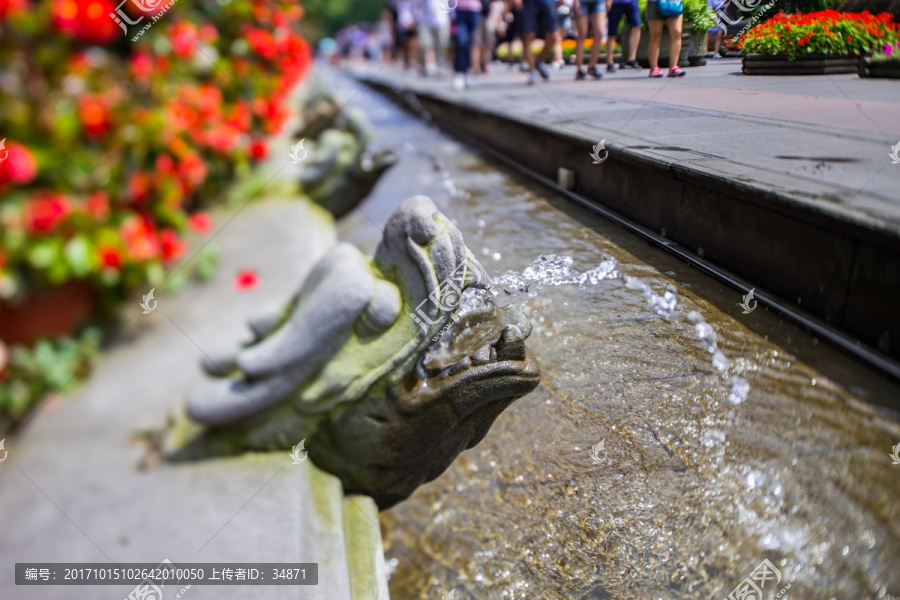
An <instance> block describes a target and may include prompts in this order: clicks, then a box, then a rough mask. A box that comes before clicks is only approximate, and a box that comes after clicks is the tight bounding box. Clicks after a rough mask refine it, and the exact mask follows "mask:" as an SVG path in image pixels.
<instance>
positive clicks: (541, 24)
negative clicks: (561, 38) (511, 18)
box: [522, 0, 559, 35]
mask: <svg viewBox="0 0 900 600" xmlns="http://www.w3.org/2000/svg"><path fill="white" fill-rule="evenodd" d="M557 29H559V20H558V19H557V16H556V2H554V1H553V0H525V1H524V2H523V3H522V31H523V32H524V33H537V32H538V31H541V32H543V33H544V34H545V35H546V34H548V33H552V32H554V31H556V30H557Z"/></svg>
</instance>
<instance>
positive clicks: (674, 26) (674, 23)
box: [656, 15, 684, 69]
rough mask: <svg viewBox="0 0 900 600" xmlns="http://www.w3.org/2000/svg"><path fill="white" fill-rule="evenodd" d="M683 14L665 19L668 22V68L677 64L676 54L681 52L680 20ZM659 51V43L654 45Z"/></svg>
mask: <svg viewBox="0 0 900 600" xmlns="http://www.w3.org/2000/svg"><path fill="white" fill-rule="evenodd" d="M683 18H684V15H678V16H677V17H671V18H669V19H667V21H668V24H669V68H670V69H671V68H673V67H677V66H678V55H679V54H681V22H682V19H683ZM656 48H657V52H659V43H658V42H657V45H656Z"/></svg>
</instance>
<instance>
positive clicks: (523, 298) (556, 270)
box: [490, 254, 619, 308]
mask: <svg viewBox="0 0 900 600" xmlns="http://www.w3.org/2000/svg"><path fill="white" fill-rule="evenodd" d="M573 262H574V260H573V258H572V257H571V256H559V255H557V254H542V255H541V256H539V257H538V258H537V260H535V261H534V262H533V263H531V265H529V266H528V267H526V268H525V270H524V271H522V272H521V273H517V272H516V271H506V272H505V273H503V274H502V275H499V276H497V277H495V278H494V281H493V285H492V287H491V290H490V294H491V295H492V296H493V298H494V301H495V304H496V305H497V306H499V307H503V306H507V305H509V304H518V305H519V308H524V307H525V305H526V304H527V303H528V301H529V300H531V299H532V298H534V297H535V296H537V295H538V294H539V293H540V292H541V290H542V289H544V288H545V287H546V286H548V285H578V287H579V289H584V288H585V287H586V286H587V285H597V284H598V283H600V282H601V281H605V280H607V279H617V278H618V277H619V271H618V269H617V268H616V267H617V266H618V262H617V261H616V259H615V258H611V257H609V258H606V259H604V260H603V261H601V262H600V264H599V265H597V266H596V267H594V268H593V269H589V270H587V271H585V272H583V273H582V272H580V271H578V270H576V269H574V268H572V263H573Z"/></svg>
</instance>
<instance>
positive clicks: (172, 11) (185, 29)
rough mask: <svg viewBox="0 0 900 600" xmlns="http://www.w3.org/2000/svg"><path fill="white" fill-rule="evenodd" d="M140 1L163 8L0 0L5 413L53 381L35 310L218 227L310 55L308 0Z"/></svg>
mask: <svg viewBox="0 0 900 600" xmlns="http://www.w3.org/2000/svg"><path fill="white" fill-rule="evenodd" d="M140 3H141V4H142V5H143V6H144V8H145V9H146V7H148V6H150V7H155V8H154V9H152V12H146V10H145V11H144V12H141V10H139V8H138V7H137V5H138V4H139V2H138V1H137V0H133V1H132V2H126V3H125V4H124V5H119V2H118V1H114V0H78V1H76V0H0V40H2V43H0V141H2V144H0V199H2V200H0V319H4V316H7V317H8V316H9V315H13V314H15V315H16V320H17V323H16V324H15V325H17V327H16V328H14V329H15V332H12V330H10V331H7V339H6V340H4V339H0V417H2V416H3V414H4V413H7V414H10V411H11V410H12V409H11V406H13V405H14V406H15V413H16V414H21V412H22V410H24V409H23V407H24V406H26V405H27V404H28V403H29V402H33V401H34V400H35V399H36V396H34V394H39V393H44V391H46V390H45V388H46V387H47V386H45V385H44V384H43V383H41V382H46V381H55V380H54V379H52V378H50V379H49V380H48V377H47V374H46V373H43V372H35V369H37V370H38V371H40V370H41V369H43V368H44V367H46V365H45V364H44V363H43V362H40V361H39V362H36V363H30V362H28V361H27V360H25V358H22V357H25V356H27V354H26V353H27V352H33V351H34V350H33V349H31V350H28V349H27V348H26V344H33V342H34V336H30V335H29V330H28V327H27V323H25V325H24V326H23V323H22V322H23V321H29V320H33V321H36V322H37V321H41V319H40V318H39V317H35V316H34V315H33V314H32V313H33V312H34V311H31V312H29V310H28V309H29V307H34V306H36V305H39V304H41V299H46V298H47V297H48V296H49V297H53V295H54V294H56V295H58V293H59V291H60V290H62V289H78V290H82V291H83V292H84V293H81V295H80V296H79V297H82V298H83V300H84V302H81V303H79V306H81V307H82V308H84V307H83V306H82V304H84V305H85V306H87V307H88V308H87V309H86V310H87V312H88V313H90V311H91V307H93V308H94V309H96V307H109V306H111V305H113V304H114V303H115V302H117V301H121V300H122V299H124V298H125V297H126V296H127V295H128V294H129V293H130V292H132V291H133V290H134V289H135V288H141V289H142V290H143V291H144V292H146V291H147V289H149V288H150V287H154V286H157V285H160V284H161V283H163V282H165V280H166V277H167V270H166V269H167V267H170V266H173V265H174V263H175V261H177V260H178V259H179V258H180V257H182V256H184V255H185V253H186V251H187V244H186V241H185V239H184V238H185V234H186V233H187V232H188V231H190V230H193V231H195V232H198V233H204V232H206V231H208V230H209V229H210V227H211V223H210V220H209V218H208V217H207V216H206V215H205V213H204V212H203V208H204V207H205V206H207V205H208V204H209V203H210V202H211V201H214V200H215V199H216V197H217V196H218V195H221V194H220V193H221V192H222V191H223V190H224V189H225V188H226V186H228V185H229V184H231V183H232V182H234V180H235V177H237V176H239V175H243V174H246V173H248V172H249V171H250V170H251V167H252V164H253V163H254V162H255V161H258V160H261V159H262V158H264V157H265V156H266V154H267V152H268V149H267V147H266V142H265V137H266V136H267V135H270V134H272V133H275V132H277V131H279V130H280V129H281V127H282V125H283V124H284V123H285V121H286V120H287V118H288V117H289V116H290V112H289V107H288V93H289V92H290V90H291V89H292V88H293V86H294V84H295V83H296V82H298V81H299V80H300V79H301V78H302V77H303V76H304V74H305V73H306V71H307V69H308V66H309V64H310V61H311V53H310V50H309V48H308V46H307V44H306V42H305V41H304V40H303V38H302V37H300V36H299V35H298V34H297V33H296V31H295V29H296V26H297V24H298V22H299V20H300V19H301V17H302V15H303V10H302V8H300V7H299V6H298V5H297V4H296V3H294V2H288V1H286V0H231V1H230V2H219V1H216V0H192V1H191V2H180V3H174V4H171V5H170V6H169V8H165V7H166V4H164V3H163V2H162V1H161V0H141V2H140ZM120 6H121V7H122V10H124V11H126V12H125V13H124V16H125V17H127V19H124V20H123V22H122V23H117V22H116V21H115V20H113V18H111V17H110V15H111V14H115V13H116V11H117V9H118V8H119V7H120ZM160 11H162V13H164V14H160ZM120 16H121V15H120ZM151 16H157V17H158V19H156V20H154V19H153V18H151ZM120 20H121V19H120ZM137 21H141V22H140V23H139V24H134V25H131V23H135V22H137ZM197 265H199V266H200V267H202V269H201V270H205V269H206V268H208V263H206V262H204V261H202V260H193V261H192V262H191V268H195V267H196V266H197ZM183 277H184V273H183V272H180V273H179V275H178V278H177V279H183ZM44 304H46V302H44ZM81 312H84V311H81ZM28 315H32V316H31V317H29V316H28ZM8 321H9V319H7V323H5V324H7V325H8V324H10V323H9V322H8ZM69 321H71V322H72V323H76V322H79V321H83V316H81V315H80V314H79V315H75V314H73V315H72V318H71V319H69ZM44 325H47V324H46V323H44ZM61 327H62V328H65V327H64V326H55V329H57V330H58V329H60V328H61ZM7 329H9V328H7ZM38 329H40V328H38ZM44 329H45V330H44V331H36V332H37V333H40V334H42V335H44V336H49V335H54V334H58V333H61V332H60V331H57V330H54V331H52V332H50V331H48V330H46V329H47V328H46V327H45V328H44ZM2 331H5V330H2V329H0V338H2ZM29 338H31V339H29ZM4 341H5V342H6V343H4ZM46 343H50V342H39V343H38V344H46ZM53 343H54V344H57V346H55V347H59V346H58V344H60V343H63V344H64V342H53ZM12 344H19V345H12ZM39 347H43V346H34V348H39ZM44 353H45V354H46V353H47V352H46V351H45V352H44ZM10 356H12V357H16V356H18V357H20V358H21V360H6V359H7V358H9V357H10ZM26 364H28V365H30V366H29V367H28V368H27V369H26V368H25V367H23V365H26ZM42 365H44V366H42ZM47 368H51V367H47ZM11 382H19V383H17V384H16V385H17V388H16V389H17V391H16V392H15V394H13V393H12V392H10V390H9V386H10V385H12V383H11ZM51 387H52V386H51ZM28 390H32V391H34V394H31V392H28V393H26V392H27V391H28ZM42 390H44V391H42ZM29 394H30V395H29ZM26 396H28V397H29V398H30V400H28V399H27V398H26Z"/></svg>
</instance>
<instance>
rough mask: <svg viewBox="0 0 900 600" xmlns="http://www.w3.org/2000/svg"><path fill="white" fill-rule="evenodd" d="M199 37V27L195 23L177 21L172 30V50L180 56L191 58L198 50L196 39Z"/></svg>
mask: <svg viewBox="0 0 900 600" xmlns="http://www.w3.org/2000/svg"><path fill="white" fill-rule="evenodd" d="M196 39H197V28H196V27H195V26H194V24H193V23H189V22H186V21H181V22H179V23H175V26H174V27H173V30H172V37H171V39H170V40H169V41H170V42H171V43H172V51H173V52H174V53H175V56H177V57H178V58H190V57H191V56H193V55H194V52H195V51H196V50H197V46H196V45H195V43H194V40H196Z"/></svg>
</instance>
